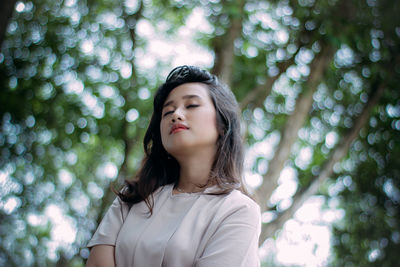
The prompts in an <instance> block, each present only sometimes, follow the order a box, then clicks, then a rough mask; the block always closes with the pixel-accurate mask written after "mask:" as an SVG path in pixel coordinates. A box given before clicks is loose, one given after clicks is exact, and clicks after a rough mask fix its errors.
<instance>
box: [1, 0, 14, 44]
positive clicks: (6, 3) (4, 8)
mask: <svg viewBox="0 0 400 267" xmlns="http://www.w3.org/2000/svg"><path fill="white" fill-rule="evenodd" d="M15 2H17V1H16V0H1V4H0V51H1V48H2V45H3V41H4V39H5V35H6V31H7V26H8V22H9V20H10V18H11V16H12V14H13V12H14V6H15Z"/></svg>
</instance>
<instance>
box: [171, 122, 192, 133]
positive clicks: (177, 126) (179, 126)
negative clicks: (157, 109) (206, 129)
mask: <svg viewBox="0 0 400 267" xmlns="http://www.w3.org/2000/svg"><path fill="white" fill-rule="evenodd" d="M187 129H189V127H187V126H186V125H184V124H181V123H177V124H174V125H172V127H171V131H170V132H169V134H173V133H177V132H180V131H183V130H187Z"/></svg>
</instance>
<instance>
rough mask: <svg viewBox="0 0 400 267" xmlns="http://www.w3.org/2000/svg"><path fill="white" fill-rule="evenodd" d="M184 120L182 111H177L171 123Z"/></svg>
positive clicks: (173, 114)
mask: <svg viewBox="0 0 400 267" xmlns="http://www.w3.org/2000/svg"><path fill="white" fill-rule="evenodd" d="M182 120H183V114H182V111H181V110H180V109H176V110H175V111H174V113H172V116H171V121H172V122H173V123H174V122H177V121H182Z"/></svg>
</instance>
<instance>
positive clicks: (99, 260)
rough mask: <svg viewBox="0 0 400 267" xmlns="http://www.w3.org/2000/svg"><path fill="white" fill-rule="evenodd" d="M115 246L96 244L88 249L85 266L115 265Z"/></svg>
mask: <svg viewBox="0 0 400 267" xmlns="http://www.w3.org/2000/svg"><path fill="white" fill-rule="evenodd" d="M114 253H115V247H114V246H109V245H97V246H94V247H93V248H92V249H91V250H90V255H89V259H88V260H87V262H86V267H115V256H114Z"/></svg>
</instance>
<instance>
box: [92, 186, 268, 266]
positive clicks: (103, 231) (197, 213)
mask: <svg viewBox="0 0 400 267" xmlns="http://www.w3.org/2000/svg"><path fill="white" fill-rule="evenodd" d="M209 189H210V188H208V189H206V190H205V191H204V192H202V193H191V194H189V193H181V194H172V190H173V186H172V185H166V186H163V187H160V188H159V189H158V190H157V191H156V192H154V193H153V197H154V208H153V214H152V215H151V216H149V210H148V207H147V206H146V204H145V203H144V202H143V201H142V202H140V203H137V204H135V205H133V206H132V207H131V208H130V209H129V208H128V205H127V204H126V203H124V202H122V201H121V200H120V199H119V198H116V199H115V200H114V202H113V203H112V205H111V207H110V208H109V210H108V211H107V213H106V214H105V216H104V218H103V220H102V222H101V223H100V225H99V227H98V228H97V230H96V232H95V234H94V236H93V238H92V239H91V240H90V242H89V243H88V245H87V246H88V247H93V246H96V245H100V244H103V245H112V246H115V261H116V265H117V266H120V267H125V266H127V267H128V266H132V267H133V266H134V267H161V266H163V267H181V266H182V267H185V266H196V267H206V266H207V267H216V266H223V267H225V266H227V267H235V266H243V267H253V266H260V261H259V257H258V239H259V235H260V229H261V220H260V209H259V206H258V205H257V204H256V203H255V202H254V201H253V200H251V199H250V198H249V197H247V196H246V195H244V194H243V193H241V192H240V191H238V190H233V191H232V192H231V193H229V194H224V195H209V194H206V193H207V192H209Z"/></svg>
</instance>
